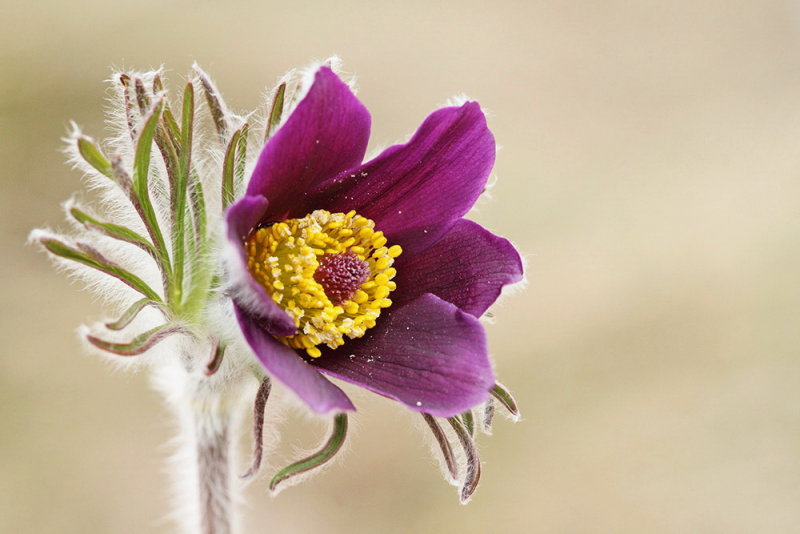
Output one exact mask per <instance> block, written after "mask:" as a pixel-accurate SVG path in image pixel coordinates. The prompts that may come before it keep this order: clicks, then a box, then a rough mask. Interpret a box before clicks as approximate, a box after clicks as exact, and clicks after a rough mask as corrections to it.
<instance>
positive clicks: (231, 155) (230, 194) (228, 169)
mask: <svg viewBox="0 0 800 534" xmlns="http://www.w3.org/2000/svg"><path fill="white" fill-rule="evenodd" d="M241 135H242V128H239V129H238V130H236V131H235V132H233V135H232V136H231V140H230V142H229V143H228V148H227V149H226V150H225V159H224V160H223V161H222V211H225V210H226V209H227V208H228V206H230V205H231V203H233V199H234V190H233V166H234V162H235V159H236V154H235V152H236V147H237V146H238V145H239V136H241Z"/></svg>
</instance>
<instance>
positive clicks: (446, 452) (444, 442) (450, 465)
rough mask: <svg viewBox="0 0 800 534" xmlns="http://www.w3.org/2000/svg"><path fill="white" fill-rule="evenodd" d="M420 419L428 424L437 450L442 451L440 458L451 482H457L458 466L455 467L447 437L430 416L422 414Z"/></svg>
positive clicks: (453, 456)
mask: <svg viewBox="0 0 800 534" xmlns="http://www.w3.org/2000/svg"><path fill="white" fill-rule="evenodd" d="M422 417H423V418H424V419H425V422H426V423H428V427H429V428H430V429H431V433H432V434H433V437H434V438H436V443H438V444H439V449H440V450H441V451H442V456H443V457H444V463H445V465H446V466H447V472H448V474H449V475H450V479H451V480H454V481H455V480H458V465H456V460H455V455H454V454H453V448H452V446H451V445H450V440H449V439H447V435H446V434H445V433H444V430H443V429H442V427H441V426H440V425H439V422H438V421H437V420H436V418H435V417H433V416H432V415H430V414H427V413H424V414H422Z"/></svg>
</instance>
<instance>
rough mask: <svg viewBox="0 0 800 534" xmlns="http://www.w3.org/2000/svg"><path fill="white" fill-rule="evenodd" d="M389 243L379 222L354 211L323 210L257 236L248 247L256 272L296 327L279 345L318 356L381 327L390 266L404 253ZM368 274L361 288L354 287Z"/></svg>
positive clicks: (250, 263)
mask: <svg viewBox="0 0 800 534" xmlns="http://www.w3.org/2000/svg"><path fill="white" fill-rule="evenodd" d="M386 244H387V239H386V237H385V236H384V235H383V232H376V231H375V223H374V222H373V221H371V220H370V219H367V218H366V217H362V216H361V215H358V214H357V213H356V212H354V211H351V212H349V213H347V214H345V213H329V212H327V211H324V210H317V211H314V212H313V213H311V214H309V215H306V216H305V217H303V218H301V219H288V220H285V221H281V222H278V223H275V224H273V225H272V226H268V227H263V228H259V229H257V230H256V231H255V232H253V233H252V234H251V235H250V237H249V238H248V239H247V242H246V244H245V250H246V251H247V255H248V260H247V265H248V268H249V270H250V273H251V274H252V276H253V278H255V279H256V280H257V281H258V282H259V283H260V284H261V285H263V286H264V288H265V289H266V290H267V292H268V293H269V294H270V296H271V297H272V300H273V301H275V302H276V303H277V304H278V305H279V306H281V307H282V308H283V309H284V310H285V311H286V313H288V314H289V315H290V316H291V317H292V318H293V319H294V322H295V325H296V326H297V333H296V334H294V335H292V336H288V337H283V338H278V339H279V340H280V341H281V342H282V343H284V344H285V345H287V346H289V347H292V348H296V349H304V350H305V351H306V353H308V355H309V356H311V357H312V358H318V357H320V356H321V355H322V352H321V351H320V349H319V348H318V347H317V345H320V344H325V345H327V346H328V347H330V348H332V349H335V348H336V347H339V346H341V345H343V344H344V342H345V340H344V337H345V336H347V337H348V338H350V339H356V338H359V337H362V336H363V335H364V333H365V332H366V331H367V330H368V329H370V328H372V327H373V326H375V324H376V319H377V318H378V317H379V316H380V314H381V310H382V309H383V308H388V307H389V306H391V305H392V301H391V300H390V299H389V298H387V297H388V296H389V294H390V293H391V292H392V291H393V290H394V289H395V288H396V287H397V285H396V284H395V283H394V282H393V281H392V279H393V278H394V277H395V275H396V274H397V271H396V270H395V269H394V268H393V267H392V264H393V262H394V259H395V258H397V257H398V256H400V254H401V253H402V248H401V247H400V246H399V245H392V246H390V247H388V248H387V247H386ZM321 262H322V264H324V265H325V266H324V267H323V268H322V269H320V271H319V273H318V272H317V269H318V268H319V267H320V264H321ZM326 262H327V263H326ZM323 272H324V274H325V275H326V276H327V278H326V277H325V276H321V275H320V273H323ZM315 274H317V277H316V278H315ZM362 274H363V282H361V283H360V284H358V285H355V286H354V287H350V286H349V285H348V283H350V282H352V280H354V277H355V276H361V275H362ZM319 280H322V282H320V281H319ZM357 282H358V280H356V284H357ZM326 290H327V293H326Z"/></svg>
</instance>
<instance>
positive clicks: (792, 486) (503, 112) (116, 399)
mask: <svg viewBox="0 0 800 534" xmlns="http://www.w3.org/2000/svg"><path fill="white" fill-rule="evenodd" d="M289 4H291V6H289ZM0 8H2V13H3V17H2V21H0V28H2V31H0V169H1V172H0V183H1V184H2V189H1V190H0V191H2V193H0V218H2V219H1V222H2V224H0V247H2V248H1V249H0V250H2V251H3V253H2V261H0V303H1V304H0V306H1V307H0V339H1V340H2V342H0V531H2V532H15V533H16V532H25V533H28V532H30V533H64V532H102V533H106V532H108V533H141V532H169V524H168V523H166V522H165V521H163V520H162V519H161V518H162V517H163V516H165V515H166V512H167V508H168V506H167V499H166V496H167V492H166V477H165V475H164V474H163V469H162V461H163V459H164V457H165V456H166V454H167V448H166V447H165V446H164V443H165V442H166V441H167V440H168V438H169V436H170V428H171V427H170V422H169V419H168V416H167V415H166V414H165V412H164V410H163V409H162V408H161V405H160V400H159V399H158V398H157V396H156V394H155V393H153V392H152V391H150V390H149V388H148V386H147V382H146V380H145V378H144V377H142V376H131V375H127V374H122V373H112V372H111V371H110V370H109V368H108V366H106V365H103V364H102V363H101V362H99V361H97V360H96V359H95V358H93V357H89V356H86V355H84V354H83V353H82V351H81V348H80V345H79V343H78V341H77V338H76V335H75V328H76V327H77V325H78V324H79V323H80V322H82V321H84V320H85V319H88V318H94V319H96V318H99V317H101V316H103V309H102V307H101V306H100V305H99V304H98V303H95V302H92V300H91V298H90V297H89V296H88V295H87V294H85V293H82V292H79V291H78V287H77V286H76V285H74V284H70V283H69V282H68V281H67V280H66V279H65V278H63V277H62V276H61V275H59V274H57V273H56V272H55V271H54V269H52V268H51V266H50V265H49V263H48V262H47V260H46V258H45V257H44V255H42V254H39V253H36V252H35V251H34V250H33V249H32V248H28V247H24V246H23V244H24V241H25V238H26V235H27V233H28V232H29V230H30V229H31V228H33V227H35V226H41V225H53V226H57V225H61V224H62V216H61V211H60V208H59V204H60V203H61V202H62V201H63V200H65V199H66V198H67V197H68V196H70V195H71V194H72V193H73V192H74V191H76V190H78V189H80V188H81V182H80V175H79V174H78V173H76V172H73V171H70V170H69V169H68V168H67V167H66V166H65V165H64V163H63V160H62V155H61V154H60V153H59V152H58V151H59V148H60V142H59V138H60V137H61V136H62V135H63V134H64V132H65V130H66V125H67V123H68V121H69V120H70V119H76V120H77V121H78V122H79V123H80V124H81V125H83V126H84V127H85V129H86V131H87V132H88V133H90V134H92V135H94V136H96V137H103V135H104V133H103V114H102V111H103V103H104V102H103V101H104V98H105V91H106V86H105V85H104V84H103V79H105V78H106V77H107V76H108V74H109V72H110V71H109V67H110V66H111V65H116V66H119V67H127V68H139V69H145V68H149V67H153V66H158V65H159V64H162V63H163V64H164V65H165V67H166V68H167V69H168V70H169V71H170V72H171V73H172V75H171V76H170V79H171V80H172V81H178V80H180V75H183V74H184V73H185V72H187V71H188V69H189V68H190V66H191V63H192V61H194V60H197V61H198V62H200V63H201V64H202V65H203V66H204V67H205V68H206V69H207V70H208V71H209V72H210V73H211V74H212V75H213V76H214V77H215V79H216V81H217V83H218V85H219V86H220V88H221V89H222V91H223V93H224V95H225V96H226V98H227V100H228V102H229V103H230V104H231V105H232V106H233V107H235V108H237V109H239V110H245V109H250V108H252V107H254V106H256V105H258V104H260V102H261V100H260V96H261V94H262V91H263V90H264V88H265V87H266V86H268V85H270V84H271V83H272V82H273V81H274V80H275V79H276V78H277V76H279V75H280V74H281V73H283V72H284V71H285V70H287V69H288V68H290V67H293V66H298V65H301V66H302V65H305V64H307V63H308V62H309V61H310V60H312V59H321V58H324V57H327V56H328V55H330V54H338V55H340V56H341V57H342V58H343V59H344V61H345V68H346V69H347V70H349V71H351V72H354V73H356V74H357V75H358V77H359V87H360V93H359V94H360V96H361V98H362V99H363V101H364V102H365V103H366V105H367V106H368V107H369V108H370V110H371V111H372V113H373V123H374V135H373V140H374V141H375V142H376V143H378V144H387V143H391V142H394V141H396V140H398V139H400V138H402V136H404V135H407V134H409V133H410V132H412V131H413V129H414V128H415V127H416V125H417V124H418V123H419V122H420V121H421V120H422V119H423V118H424V117H425V115H426V114H427V113H428V112H429V111H431V110H432V109H434V108H435V107H436V106H438V105H440V104H442V103H444V102H445V100H446V99H447V98H448V97H450V96H452V95H454V94H457V93H460V92H466V93H467V94H469V95H470V96H471V97H473V98H476V99H478V100H479V101H480V102H481V103H482V104H483V105H484V106H485V107H486V108H487V109H489V110H491V112H492V114H493V115H492V117H491V120H490V125H491V127H492V129H493V131H494V133H495V135H496V137H497V140H498V142H499V144H501V145H502V146H503V147H504V148H503V150H502V151H501V153H500V156H499V159H498V163H497V167H496V171H497V174H498V176H499V178H500V180H499V182H498V184H497V186H496V187H495V189H494V190H493V197H494V200H493V201H492V202H490V203H483V204H482V205H481V206H480V209H479V210H478V212H477V213H474V214H473V215H472V216H473V218H475V219H476V220H478V221H480V222H482V223H483V224H485V225H487V226H488V227H489V228H491V229H493V230H494V231H496V232H498V233H501V234H502V235H506V236H509V237H510V238H511V239H512V240H514V241H515V242H516V243H517V244H518V245H519V247H520V248H521V249H522V251H523V252H524V253H525V255H526V257H527V260H528V278H529V282H530V283H529V287H528V289H527V291H526V292H524V293H521V294H517V295H512V296H510V297H508V298H506V299H505V300H504V301H503V302H502V303H501V305H500V306H498V307H497V308H496V309H495V314H496V316H497V321H496V324H495V325H493V326H491V327H490V329H489V330H490V337H491V345H492V351H493V354H494V357H495V362H496V367H497V370H498V373H499V376H500V378H501V379H502V380H503V381H504V382H505V383H506V384H508V385H509V386H510V387H511V388H512V389H513V391H515V393H516V394H517V396H518V399H519V401H520V403H521V406H522V408H523V412H524V416H525V418H524V421H523V422H522V423H520V424H517V425H512V424H511V423H509V422H508V421H505V420H500V421H498V422H497V425H496V429H495V435H494V436H493V437H491V438H488V439H487V438H486V437H483V438H482V439H481V451H482V457H483V460H484V478H483V483H482V486H481V487H480V488H479V490H478V492H477V494H476V496H475V499H474V501H473V502H472V503H471V504H470V505H469V506H467V507H463V506H460V505H459V504H458V502H457V497H456V493H455V491H454V490H453V488H451V487H450V486H448V485H447V484H445V482H444V481H443V480H442V479H441V477H440V475H439V472H438V469H437V467H436V465H435V462H434V461H433V460H431V458H430V456H429V452H428V448H427V445H426V444H425V443H424V441H423V435H424V434H423V432H422V431H421V430H420V429H419V428H412V425H411V424H410V423H411V422H412V420H413V418H412V417H411V416H407V415H405V412H404V411H403V410H402V409H401V408H399V407H398V406H396V405H394V404H392V403H390V402H388V401H386V400H384V399H381V398H379V397H376V396H372V395H366V394H363V395H357V396H356V400H357V402H358V404H359V407H360V411H359V413H358V416H357V418H356V419H357V423H356V425H355V426H356V430H355V432H353V433H352V435H351V439H350V448H349V450H348V451H347V453H346V454H345V456H344V458H342V459H341V460H340V461H339V462H338V463H337V464H335V465H334V466H333V467H332V468H330V469H329V470H328V471H327V472H325V473H324V474H322V475H320V476H318V477H317V478H315V479H313V480H312V481H310V482H309V483H308V484H305V485H301V486H299V487H294V488H291V489H289V490H287V491H285V492H284V493H282V494H281V495H280V496H279V497H277V498H275V499H271V498H269V497H268V496H267V495H266V483H265V480H261V481H259V482H258V483H256V484H255V485H253V486H252V487H251V488H250V490H249V492H248V498H249V504H248V506H247V509H246V522H247V525H248V529H247V532H273V533H329V532H330V533H339V532H348V533H352V534H355V533H374V532H382V533H460V534H467V533H484V532H508V533H512V534H514V533H527V532H543V533H550V532H553V533H573V532H574V533H606V532H615V533H616V532H626V533H627V532H631V533H641V532H648V533H684V532H708V533H716V532H719V533H723V532H724V533H738V532H743V533H744V532H748V533H749V532H759V533H763V532H775V533H778V532H780V533H785V532H800V506H798V502H800V388H798V384H800V361H798V347H799V346H800V335H799V334H798V332H799V330H798V327H799V326H800V323H799V322H798V319H800V302H799V301H798V297H800V289H799V286H798V283H797V282H798V278H797V277H798V272H800V246H798V243H800V211H798V204H800V150H798V146H800V3H798V2H789V1H763V2H752V1H747V0H725V1H722V0H719V1H705V2H695V1H689V0H681V1H676V2H663V1H659V2H656V1H653V2H646V1H642V2H627V1H609V2H599V1H598V2H492V3H489V2H458V3H457V2H450V3H433V2H413V1H409V2H402V3H391V4H390V3H388V2H386V3H380V2H363V3H359V2H348V1H338V2H313V3H308V2H292V3H283V2H282V3H270V2H265V1H261V2H252V3H248V2H240V1H236V0H227V1H224V2H211V1H194V2H182V1H167V0H162V1H159V2H154V1H144V2H122V1H117V2H105V1H100V0H95V1H92V0H74V1H71V2H60V1H58V2H56V1H54V0H46V1H44V2H38V3H24V5H23V3H22V2H15V1H13V0H0ZM348 391H352V389H349V390H348ZM284 431H285V432H284V436H283V437H284V439H285V440H286V443H287V445H285V447H286V448H285V451H288V452H291V450H292V447H295V446H300V447H312V446H313V445H314V444H315V443H316V441H317V440H318V439H319V438H320V435H319V432H320V428H319V427H316V426H314V425H312V424H309V423H308V422H307V421H298V422H297V423H296V424H295V423H294V422H293V421H289V422H287V423H286V424H285V425H284ZM272 468H274V465H273V466H272ZM270 525H273V526H270Z"/></svg>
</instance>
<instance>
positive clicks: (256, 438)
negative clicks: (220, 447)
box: [241, 377, 272, 480]
mask: <svg viewBox="0 0 800 534" xmlns="http://www.w3.org/2000/svg"><path fill="white" fill-rule="evenodd" d="M271 389H272V383H271V382H270V379H269V377H264V380H262V381H261V385H260V386H259V387H258V392H257V393H256V400H255V402H254V403H253V463H252V464H251V465H250V469H248V470H247V472H246V473H245V474H243V475H241V478H243V479H245V480H247V479H249V478H252V477H253V476H255V474H256V473H258V470H259V469H261V459H262V457H263V455H264V409H265V408H266V406H267V399H269V393H270V390H271Z"/></svg>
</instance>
